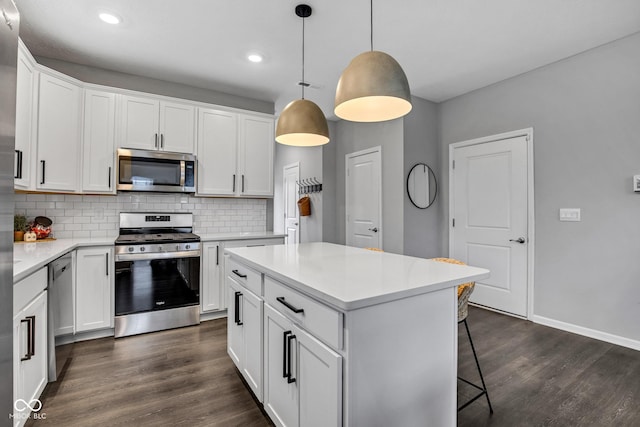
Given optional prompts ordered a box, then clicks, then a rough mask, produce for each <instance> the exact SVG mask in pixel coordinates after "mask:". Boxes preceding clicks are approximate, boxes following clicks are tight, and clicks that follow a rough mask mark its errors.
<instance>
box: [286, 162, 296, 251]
mask: <svg viewBox="0 0 640 427" xmlns="http://www.w3.org/2000/svg"><path fill="white" fill-rule="evenodd" d="M293 167H297V168H298V181H300V162H293V163H289V164H288V165H284V166H283V167H282V201H283V205H284V206H283V207H284V209H283V210H282V211H283V213H284V215H283V216H282V230H283V231H284V232H285V233H286V231H287V206H286V204H287V195H286V194H285V192H286V191H287V189H286V187H285V171H286V170H287V169H289V168H293ZM296 218H297V219H298V233H297V237H298V239H297V240H298V241H297V242H294V243H300V211H299V210H298V206H297V205H296ZM285 240H286V241H287V243H286V244H287V245H288V244H289V242H288V240H289V238H288V236H285Z"/></svg>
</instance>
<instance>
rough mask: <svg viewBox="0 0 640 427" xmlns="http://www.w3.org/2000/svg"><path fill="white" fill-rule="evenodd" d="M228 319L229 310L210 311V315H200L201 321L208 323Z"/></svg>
mask: <svg viewBox="0 0 640 427" xmlns="http://www.w3.org/2000/svg"><path fill="white" fill-rule="evenodd" d="M223 317H227V310H220V311H212V312H211V311H210V312H208V313H200V321H201V322H206V321H207V320H215V319H221V318H223Z"/></svg>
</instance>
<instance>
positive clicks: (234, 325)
mask: <svg viewBox="0 0 640 427" xmlns="http://www.w3.org/2000/svg"><path fill="white" fill-rule="evenodd" d="M226 282H227V286H228V289H227V298H228V304H227V305H228V307H229V309H228V310H227V314H228V315H227V353H228V354H229V357H231V360H233V363H235V365H236V367H237V368H238V370H240V371H241V370H242V366H243V365H244V360H243V356H244V325H243V324H242V323H243V322H242V320H241V319H242V307H241V306H240V300H241V296H242V289H243V288H242V286H240V285H239V284H237V283H236V282H234V281H233V280H231V279H226ZM236 292H237V294H236Z"/></svg>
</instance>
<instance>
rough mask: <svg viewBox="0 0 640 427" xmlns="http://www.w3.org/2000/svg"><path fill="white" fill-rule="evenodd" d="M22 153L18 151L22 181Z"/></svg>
mask: <svg viewBox="0 0 640 427" xmlns="http://www.w3.org/2000/svg"><path fill="white" fill-rule="evenodd" d="M23 155H24V153H23V152H22V150H20V159H19V160H20V179H22V157H23Z"/></svg>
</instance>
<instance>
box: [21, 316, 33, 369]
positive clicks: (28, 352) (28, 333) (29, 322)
mask: <svg viewBox="0 0 640 427" xmlns="http://www.w3.org/2000/svg"><path fill="white" fill-rule="evenodd" d="M32 317H33V316H29V317H27V318H25V319H20V323H26V324H27V352H26V353H25V355H24V356H23V357H21V358H20V361H21V362H24V361H25V360H29V359H31V344H32V342H31V318H32Z"/></svg>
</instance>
